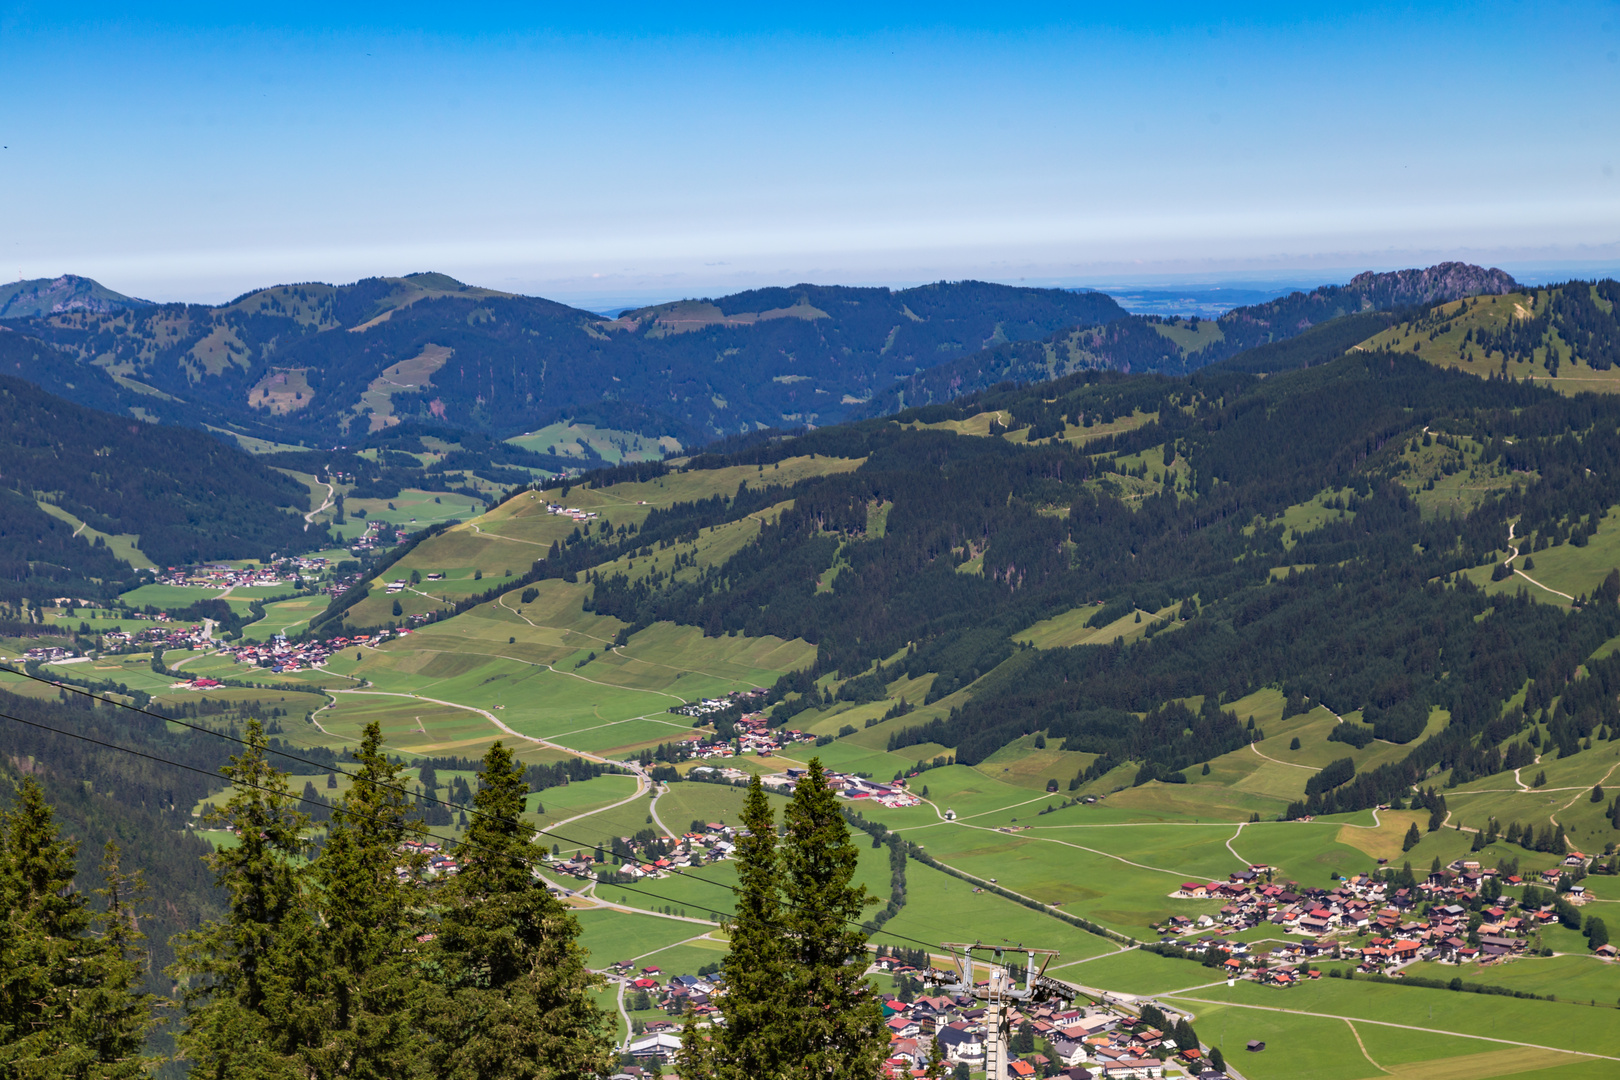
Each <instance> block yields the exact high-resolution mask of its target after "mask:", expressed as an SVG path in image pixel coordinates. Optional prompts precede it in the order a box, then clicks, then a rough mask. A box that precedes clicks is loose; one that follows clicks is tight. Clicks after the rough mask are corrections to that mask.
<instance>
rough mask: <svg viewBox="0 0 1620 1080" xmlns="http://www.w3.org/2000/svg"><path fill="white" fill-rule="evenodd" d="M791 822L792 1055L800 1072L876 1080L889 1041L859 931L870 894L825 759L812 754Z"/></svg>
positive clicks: (786, 894)
mask: <svg viewBox="0 0 1620 1080" xmlns="http://www.w3.org/2000/svg"><path fill="white" fill-rule="evenodd" d="M784 818H785V822H786V825H787V834H786V838H785V845H784V851H783V859H782V864H783V870H784V871H785V873H784V874H783V878H784V882H785V887H784V888H783V892H782V897H783V907H784V911H783V913H782V921H783V924H784V925H785V926H786V928H787V934H786V935H785V937H786V948H787V954H788V955H787V964H786V971H785V978H784V979H783V985H784V988H785V990H786V994H785V1004H784V1006H783V1020H784V1022H783V1024H782V1032H783V1042H784V1047H785V1050H786V1053H785V1057H784V1060H786V1061H788V1062H792V1063H793V1068H794V1071H795V1072H797V1073H799V1074H800V1075H805V1076H814V1077H823V1078H825V1080H867V1078H870V1077H873V1076H876V1075H877V1072H878V1067H879V1065H880V1064H881V1062H882V1061H883V1057H884V1052H885V1050H886V1049H887V1043H888V1040H887V1039H886V1037H885V1034H884V1030H883V1019H882V1007H881V1006H880V1005H879V1003H878V999H877V995H876V994H875V993H874V992H873V990H872V987H871V986H870V985H869V984H868V983H867V982H866V978H865V974H866V935H865V934H864V933H862V932H861V931H860V930H859V929H858V928H857V926H858V923H859V920H860V915H861V909H862V908H863V907H864V906H865V904H866V901H867V898H868V897H867V892H866V888H865V887H864V886H857V885H853V884H851V882H852V881H853V879H854V876H855V865H856V861H857V859H858V857H859V854H858V852H857V851H856V848H855V845H854V844H853V843H852V842H851V841H850V837H849V826H848V825H847V824H846V823H845V822H844V818H843V815H842V814H841V813H840V812H839V807H838V800H837V798H836V797H835V796H834V795H833V793H832V790H831V789H830V788H829V787H828V786H827V778H826V774H825V773H824V772H823V771H822V768H821V759H820V758H811V759H810V767H809V769H808V771H807V772H806V773H805V775H804V776H803V777H802V778H801V779H800V780H799V783H798V785H797V787H796V788H795V789H794V793H793V801H792V802H791V803H789V804H788V808H787V811H786V813H785V814H784Z"/></svg>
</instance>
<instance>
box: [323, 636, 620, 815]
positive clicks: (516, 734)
mask: <svg viewBox="0 0 1620 1080" xmlns="http://www.w3.org/2000/svg"><path fill="white" fill-rule="evenodd" d="M524 663H527V661H524ZM536 666H541V667H543V666H546V665H536ZM559 674H561V672H559ZM586 681H587V682H589V681H590V680H589V679H587V680H586ZM327 693H328V694H367V695H370V696H372V697H402V698H415V699H416V700H417V701H427V702H431V703H433V704H434V705H443V706H445V707H446V708H451V709H465V710H466V711H467V712H475V713H477V714H478V715H479V716H482V717H483V718H484V719H485V720H488V721H489V722H490V723H491V724H493V725H494V726H495V727H497V728H499V729H500V730H501V731H503V732H505V733H506V734H507V735H510V736H512V738H514V739H522V740H524V741H525V742H531V743H534V744H535V745H537V746H544V747H545V748H546V749H548V750H558V751H561V752H562V753H565V754H573V755H574V756H576V757H582V758H585V759H586V760H587V761H594V762H596V763H597V764H599V765H624V764H625V763H624V762H622V761H610V760H609V759H607V758H605V757H602V756H601V755H599V754H593V753H591V752H590V751H588V750H575V749H574V748H573V747H571V746H563V745H562V744H561V743H554V742H551V741H549V740H547V739H542V738H538V737H537V736H534V735H525V734H523V733H522V732H521V731H514V730H513V729H512V728H509V727H507V726H506V725H505V724H504V723H502V722H501V719H500V717H498V716H496V715H495V714H494V713H492V712H490V711H489V710H487V709H480V708H478V707H477V706H474V705H463V704H461V703H460V702H456V701H445V700H443V699H442V698H430V697H425V696H423V695H422V694H407V693H403V692H401V691H397V690H328V691H327ZM632 768H633V767H632ZM636 779H637V783H638V790H637V792H636V794H635V796H634V797H635V798H639V797H640V796H642V795H643V794H645V793H646V791H645V787H644V786H642V785H645V784H646V783H647V778H646V776H645V775H644V774H643V773H641V772H640V771H639V769H637V770H636ZM629 801H630V800H629V799H626V800H625V802H629ZM614 805H615V806H617V805H620V804H618V803H615V804H614ZM603 809H609V808H608V807H604V808H603ZM595 812H598V811H593V813H595ZM581 816H582V817H589V816H590V815H588V814H583V815H581ZM569 820H570V821H576V820H578V819H577V818H570V819H569Z"/></svg>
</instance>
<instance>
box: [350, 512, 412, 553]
mask: <svg viewBox="0 0 1620 1080" xmlns="http://www.w3.org/2000/svg"><path fill="white" fill-rule="evenodd" d="M411 520H412V521H415V520H416V519H415V518H412V519H411ZM409 535H410V533H408V532H407V531H406V530H405V529H402V528H400V527H399V526H397V525H392V524H389V523H388V522H386V521H368V522H366V531H365V532H363V533H361V534H360V535H359V536H357V537H355V538H354V539H353V540H350V541H349V553H350V554H352V555H355V556H357V557H358V556H363V555H368V554H370V553H371V552H373V551H375V550H377V549H378V548H379V547H384V546H387V545H390V544H403V543H404V542H405V540H406V538H407V537H408V536H409Z"/></svg>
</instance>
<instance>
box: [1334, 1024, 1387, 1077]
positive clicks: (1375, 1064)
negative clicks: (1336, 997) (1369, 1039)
mask: <svg viewBox="0 0 1620 1080" xmlns="http://www.w3.org/2000/svg"><path fill="white" fill-rule="evenodd" d="M1344 1022H1345V1023H1346V1024H1349V1025H1350V1034H1352V1035H1354V1036H1355V1037H1356V1045H1357V1046H1359V1047H1361V1056H1362V1057H1364V1058H1366V1059H1367V1064H1369V1065H1371V1066H1372V1067H1373V1068H1375V1069H1377V1070H1378V1071H1379V1072H1381V1073H1387V1072H1389V1070H1388V1069H1386V1068H1384V1067H1383V1066H1382V1065H1380V1064H1378V1062H1376V1061H1374V1060H1373V1056H1372V1055H1371V1054H1369V1053H1367V1044H1366V1043H1364V1042H1362V1041H1361V1032H1359V1031H1357V1030H1356V1025H1355V1023H1354V1021H1352V1020H1351V1019H1350V1018H1349V1017H1348V1016H1347V1017H1345V1018H1344Z"/></svg>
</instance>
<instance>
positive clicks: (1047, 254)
mask: <svg viewBox="0 0 1620 1080" xmlns="http://www.w3.org/2000/svg"><path fill="white" fill-rule="evenodd" d="M1510 23H1511V24H1512V26H1513V32H1512V33H1511V34H1507V33H1504V32H1503V30H1504V27H1505V26H1506V25H1508V24H1510ZM3 25H4V30H5V33H4V35H3V36H0V61H3V63H0V88H3V89H4V91H5V93H6V96H7V99H8V100H9V101H12V102H13V103H20V105H19V107H14V108H13V109H12V110H9V112H8V116H7V118H6V120H5V121H4V123H3V125H0V131H3V135H0V146H4V149H3V150H0V191H4V193H5V195H6V198H5V200H4V207H5V209H3V210H0V222H3V223H4V225H5V230H4V233H3V234H0V235H3V236H4V241H5V242H4V244H3V248H0V250H3V251H4V255H5V256H9V258H6V259H4V261H0V273H4V274H5V275H6V276H7V277H48V276H56V275H59V274H62V273H78V274H83V275H86V276H89V277H94V278H96V279H97V280H101V281H103V282H104V283H106V284H108V286H109V287H111V288H116V289H118V290H120V291H124V292H128V293H131V294H134V295H140V296H146V297H149V298H152V299H158V300H168V299H187V300H197V301H217V300H220V299H226V298H228V297H230V296H232V295H239V294H240V293H242V292H244V291H247V290H249V289H252V288H256V287H260V286H263V285H266V284H270V283H274V282H280V281H290V280H301V279H302V280H310V279H321V280H332V281H352V280H355V279H357V278H361V277H366V276H373V275H391V274H403V273H409V272H412V271H416V270H422V269H434V270H438V271H441V272H444V273H448V274H452V275H454V276H456V277H458V278H461V279H463V280H467V281H476V282H478V283H479V284H483V285H488V286H490V287H493V288H501V289H507V290H510V291H514V292H523V293H529V294H537V295H543V296H549V297H552V298H555V299H559V300H563V301H565V302H569V303H577V304H581V305H584V306H603V305H604V304H609V305H610V304H611V303H612V302H613V301H615V300H623V301H625V302H627V303H637V302H644V301H645V300H647V299H650V298H654V297H659V298H671V297H681V296H694V295H705V294H710V295H712V294H717V293H724V292H733V291H737V290H739V289H744V288H751V287H757V286H760V285H764V284H782V283H789V282H797V281H822V282H837V283H850V284H859V283H884V284H904V283H916V282H921V281H932V280H939V279H960V278H967V277H974V278H983V279H987V280H995V281H1011V282H1016V281H1026V282H1029V283H1034V284H1048V285H1063V286H1074V285H1080V284H1094V283H1101V282H1112V281H1121V280H1138V279H1143V278H1164V277H1167V276H1168V277H1181V278H1184V279H1189V280H1190V279H1199V280H1210V279H1214V278H1225V277H1245V276H1247V277H1252V278H1255V279H1265V280H1270V279H1278V278H1288V279H1306V280H1324V279H1323V278H1321V277H1320V275H1324V274H1329V275H1330V276H1331V274H1330V272H1339V271H1343V270H1345V269H1346V268H1354V269H1356V270H1360V269H1375V270H1376V269H1391V268H1395V267H1401V266H1420V265H1428V264H1431V263H1434V262H1438V261H1442V260H1445V259H1461V260H1465V261H1469V262H1476V263H1481V264H1483V265H1487V266H1490V265H1495V266H1501V267H1502V268H1504V269H1508V270H1509V271H1510V272H1514V268H1515V267H1526V266H1532V265H1538V266H1581V265H1620V180H1617V177H1616V167H1617V165H1620V160H1617V158H1620V153H1617V146H1620V142H1617V140H1616V138H1615V135H1616V134H1617V131H1616V125H1617V121H1616V119H1615V116H1614V113H1613V110H1612V108H1611V107H1610V106H1608V105H1605V104H1604V102H1611V103H1612V102H1613V101H1614V100H1616V99H1620V29H1617V28H1620V12H1617V9H1616V7H1615V5H1614V4H1612V3H1596V2H1586V3H1564V4H1540V5H1535V6H1533V7H1532V6H1529V5H1525V4H1498V5H1491V6H1481V5H1460V4H1449V5H1428V6H1425V7H1423V8H1421V9H1418V10H1413V9H1411V8H1410V7H1409V6H1404V5H1394V4H1370V5H1363V6H1359V7H1357V8H1355V9H1353V10H1335V11H1332V12H1318V11H1314V10H1312V11H1301V10H1299V9H1297V7H1293V6H1283V5H1260V6H1256V7H1251V8H1248V9H1245V10H1244V11H1242V12H1239V13H1236V14H1228V13H1223V12H1215V11H1211V10H1210V9H1208V8H1207V6H1206V5H1192V4H1156V5H1142V6H1135V7H1132V8H1131V9H1130V10H1118V9H1116V8H1114V7H1103V6H1096V5H1081V6H1078V7H1075V6H1059V5H1052V6H1045V5H1028V4H1026V5H1013V6H998V7H996V8H995V9H994V10H983V9H981V8H977V7H969V6H965V5H964V6H958V7H953V6H951V5H929V6H927V7H924V6H922V5H915V6H891V7H887V8H881V9H879V8H873V7H870V6H857V5H849V6H847V7H839V6H832V7H822V8H818V9H817V10H815V11H805V12H797V11H776V10H758V9H755V8H751V7H742V6H735V7H728V6H725V5H714V6H709V7H705V8H703V9H695V10H692V11H677V10H672V9H666V8H659V7H652V6H647V7H639V6H635V5H631V6H628V7H621V8H617V9H615V11H614V12H613V16H612V18H610V19H600V18H597V17H596V16H595V15H594V14H593V13H590V12H586V11H583V10H577V9H561V8H558V9H547V10H536V9H531V8H513V9H510V10H506V9H501V8H495V9H482V8H481V9H478V10H477V11H471V10H469V11H447V10H444V9H442V8H439V7H432V8H430V7H427V6H425V5H424V6H413V5H410V4H403V5H389V6H386V7H382V6H379V7H375V8H368V7H358V8H354V9H353V10H333V9H330V8H328V7H319V8H317V7H315V6H314V5H299V4H297V3H294V4H290V5H282V6H278V7H277V8H276V9H275V10H274V11H255V12H254V13H252V14H251V15H239V14H237V13H234V12H232V11H223V10H216V9H215V8H211V7H206V6H202V5H167V6H165V7H163V8H161V9H141V10H131V9H127V8H123V7H117V8H115V7H112V6H110V5H100V6H98V5H96V4H93V3H92V4H89V5H76V6H74V7H72V8H70V9H64V8H61V7H60V6H59V5H45V4H41V3H31V2H23V3H18V4H13V5H9V6H8V11H7V13H6V16H5V19H4V24H3ZM1486 72H1496V73H1499V76H1498V77H1490V78H1486V77H1482V73H1486Z"/></svg>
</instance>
